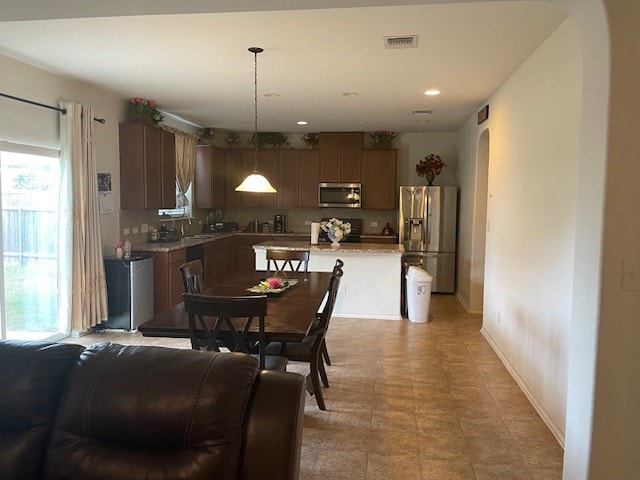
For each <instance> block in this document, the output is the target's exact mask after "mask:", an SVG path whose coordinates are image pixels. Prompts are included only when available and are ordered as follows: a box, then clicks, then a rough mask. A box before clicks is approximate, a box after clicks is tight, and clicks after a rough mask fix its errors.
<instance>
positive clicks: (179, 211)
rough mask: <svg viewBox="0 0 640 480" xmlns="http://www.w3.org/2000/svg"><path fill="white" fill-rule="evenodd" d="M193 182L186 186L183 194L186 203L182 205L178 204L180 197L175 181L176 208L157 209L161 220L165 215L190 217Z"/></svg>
mask: <svg viewBox="0 0 640 480" xmlns="http://www.w3.org/2000/svg"><path fill="white" fill-rule="evenodd" d="M192 190H193V182H191V184H189V188H187V193H185V196H186V197H187V201H188V205H185V206H182V205H178V203H179V200H178V199H179V198H181V197H180V189H179V188H178V182H176V208H165V209H161V210H158V216H159V217H160V219H161V220H162V219H163V218H164V219H166V218H167V217H171V218H174V219H175V218H192V216H193V215H192V205H193V200H192V199H193V194H192Z"/></svg>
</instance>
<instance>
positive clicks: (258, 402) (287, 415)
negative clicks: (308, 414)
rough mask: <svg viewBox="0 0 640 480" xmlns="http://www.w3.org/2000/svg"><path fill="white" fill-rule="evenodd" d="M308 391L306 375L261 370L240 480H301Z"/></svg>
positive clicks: (249, 413) (250, 408) (250, 412)
mask: <svg viewBox="0 0 640 480" xmlns="http://www.w3.org/2000/svg"><path fill="white" fill-rule="evenodd" d="M304 394H305V390H304V377H303V376H302V375H298V374H296V373H284V372H276V371H267V370H263V371H261V372H260V374H259V376H258V378H257V379H256V384H255V386H254V389H253V393H252V396H251V400H250V403H249V405H248V408H247V417H246V424H245V431H244V440H243V443H244V446H243V451H242V457H241V462H240V471H239V474H238V478H239V479H240V480H273V479H275V478H277V479H278V480H297V478H298V475H299V473H300V449H301V447H302V419H303V417H304Z"/></svg>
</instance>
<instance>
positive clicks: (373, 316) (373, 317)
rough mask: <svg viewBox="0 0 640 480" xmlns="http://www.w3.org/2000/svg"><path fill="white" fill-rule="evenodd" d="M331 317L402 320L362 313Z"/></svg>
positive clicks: (336, 314) (399, 316) (338, 314)
mask: <svg viewBox="0 0 640 480" xmlns="http://www.w3.org/2000/svg"><path fill="white" fill-rule="evenodd" d="M331 316H332V317H338V318H362V319H366V320H402V316H401V315H367V314H364V315H363V314H362V313H358V314H354V313H333V314H332V315H331Z"/></svg>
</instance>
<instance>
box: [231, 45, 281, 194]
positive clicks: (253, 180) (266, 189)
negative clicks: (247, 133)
mask: <svg viewBox="0 0 640 480" xmlns="http://www.w3.org/2000/svg"><path fill="white" fill-rule="evenodd" d="M249 51H250V52H251V53H253V113H254V118H253V146H254V152H255V153H254V158H255V163H254V166H253V173H252V174H251V175H249V176H248V177H247V178H245V179H244V180H243V181H242V183H241V184H240V185H238V186H237V187H236V192H256V193H276V189H275V188H273V186H272V185H271V183H269V180H267V178H266V177H265V176H263V175H260V172H258V54H259V53H261V52H263V50H262V48H260V47H251V48H250V49H249Z"/></svg>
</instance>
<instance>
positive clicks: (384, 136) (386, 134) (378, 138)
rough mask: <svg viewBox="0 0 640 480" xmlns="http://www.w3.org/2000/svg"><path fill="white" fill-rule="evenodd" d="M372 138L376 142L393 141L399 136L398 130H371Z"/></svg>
mask: <svg viewBox="0 0 640 480" xmlns="http://www.w3.org/2000/svg"><path fill="white" fill-rule="evenodd" d="M370 135H371V138H372V139H373V141H374V142H376V143H380V142H391V140H393V139H394V138H396V137H397V136H398V134H397V133H396V132H390V131H389V130H380V131H378V132H371V133H370Z"/></svg>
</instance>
